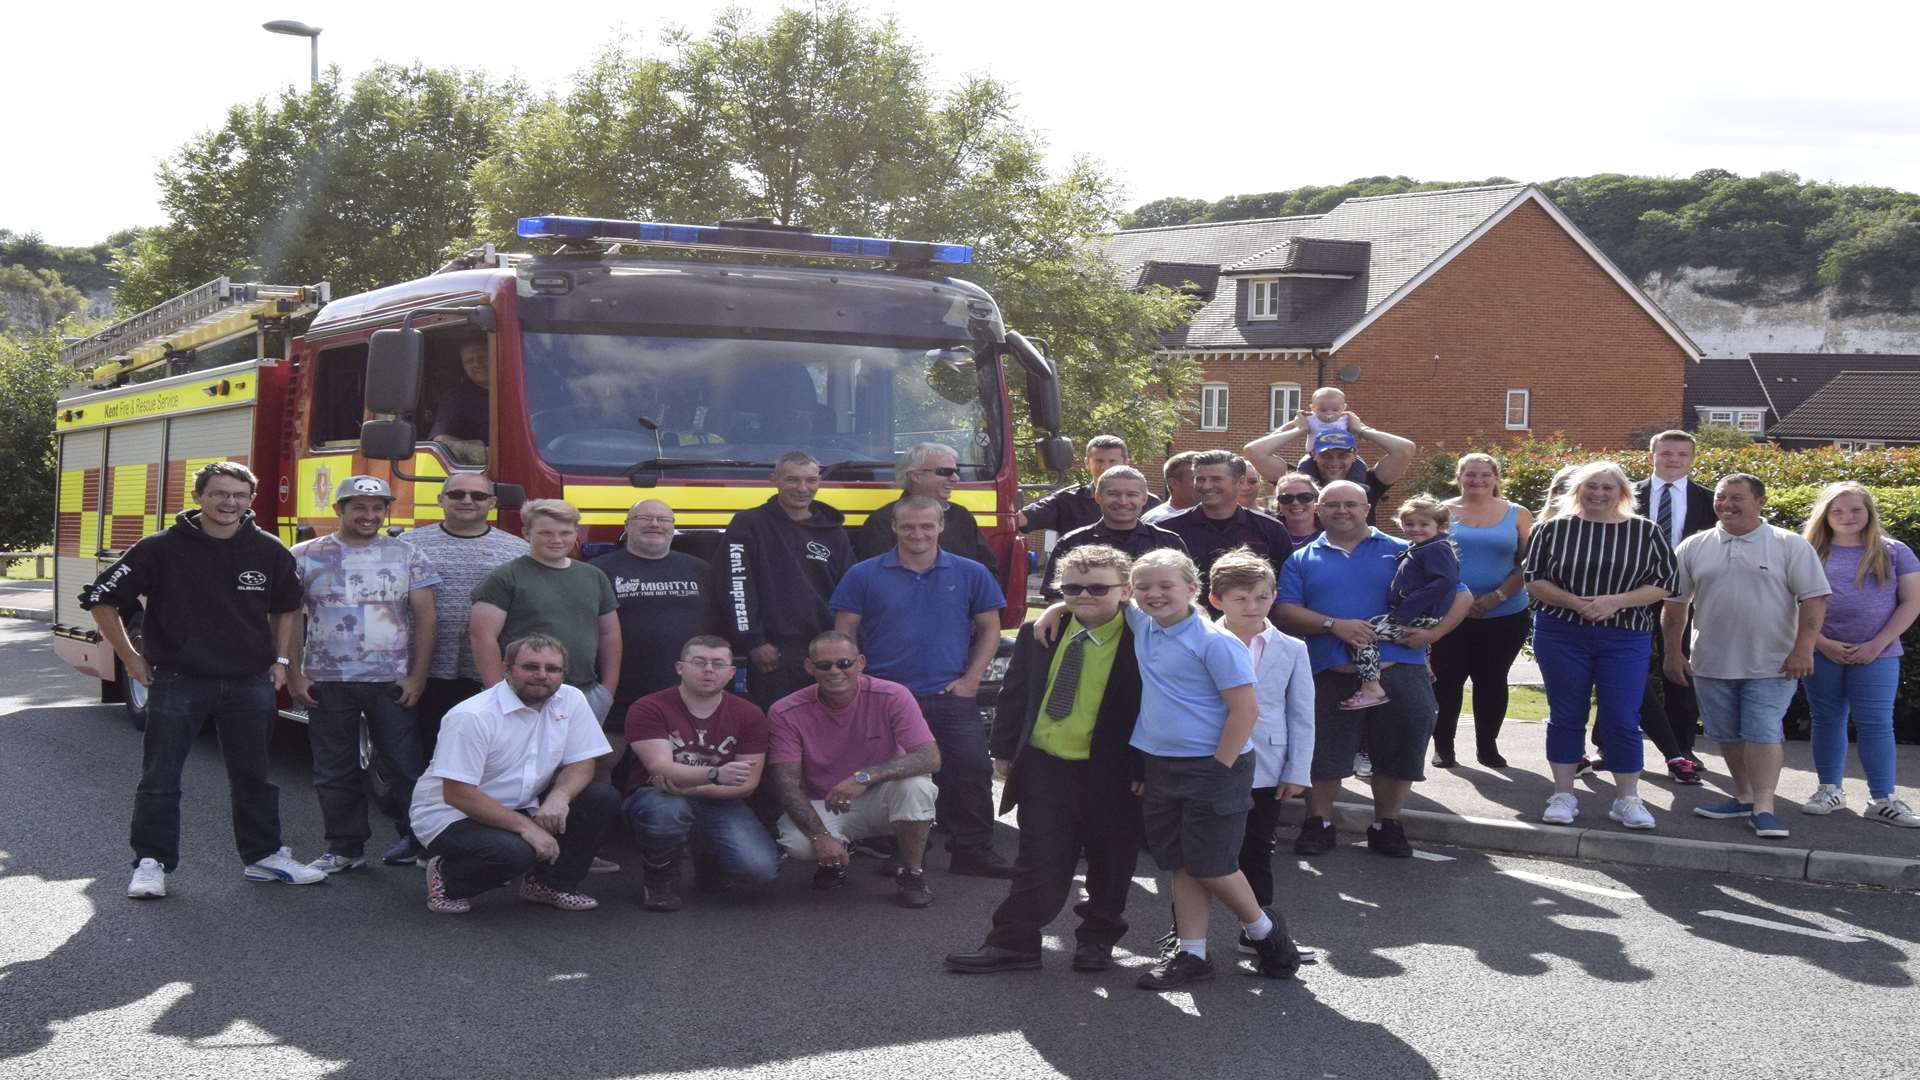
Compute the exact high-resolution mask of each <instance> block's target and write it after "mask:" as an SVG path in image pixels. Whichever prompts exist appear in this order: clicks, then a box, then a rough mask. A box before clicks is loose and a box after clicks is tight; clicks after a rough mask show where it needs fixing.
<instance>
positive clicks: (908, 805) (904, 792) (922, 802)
mask: <svg viewBox="0 0 1920 1080" xmlns="http://www.w3.org/2000/svg"><path fill="white" fill-rule="evenodd" d="M886 788H887V792H886V806H887V820H888V821H932V820H933V805H934V800H935V799H937V798H939V795H940V789H939V788H938V787H935V786H934V783H933V777H931V776H906V777H902V778H900V779H898V780H889V781H887V783H886Z"/></svg>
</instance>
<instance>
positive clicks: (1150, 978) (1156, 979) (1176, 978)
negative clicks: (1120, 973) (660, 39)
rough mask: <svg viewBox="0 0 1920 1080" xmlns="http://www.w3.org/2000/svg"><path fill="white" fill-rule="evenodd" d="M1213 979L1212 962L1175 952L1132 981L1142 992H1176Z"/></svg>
mask: <svg viewBox="0 0 1920 1080" xmlns="http://www.w3.org/2000/svg"><path fill="white" fill-rule="evenodd" d="M1211 978H1213V961H1211V960H1203V959H1201V958H1200V957H1198V956H1195V955H1193V954H1192V953H1190V952H1184V951H1181V952H1175V953H1173V954H1172V955H1171V956H1166V957H1162V958H1161V959H1160V961H1159V962H1157V963H1155V964H1154V965H1153V966H1152V967H1150V968H1148V969H1147V970H1145V971H1143V972H1141V973H1140V978H1138V979H1136V980H1134V984H1133V985H1135V986H1137V987H1139V988H1140V989H1142V990H1178V989H1180V988H1181V987H1183V986H1185V985H1187V984H1188V983H1197V982H1205V981H1206V980H1208V979H1211Z"/></svg>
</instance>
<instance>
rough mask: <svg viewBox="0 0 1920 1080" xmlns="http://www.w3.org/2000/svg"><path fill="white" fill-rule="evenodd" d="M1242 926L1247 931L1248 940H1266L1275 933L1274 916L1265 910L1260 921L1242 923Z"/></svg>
mask: <svg viewBox="0 0 1920 1080" xmlns="http://www.w3.org/2000/svg"><path fill="white" fill-rule="evenodd" d="M1240 928H1241V929H1242V930H1245V931H1246V932H1247V940H1248V941H1265V940H1266V937H1267V935H1268V934H1271V933H1273V917H1272V916H1271V915H1268V914H1267V913H1266V912H1264V911H1263V912H1261V913H1260V921H1259V922H1250V923H1241V924H1240Z"/></svg>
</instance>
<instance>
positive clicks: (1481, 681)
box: [1431, 454, 1533, 769]
mask: <svg viewBox="0 0 1920 1080" xmlns="http://www.w3.org/2000/svg"><path fill="white" fill-rule="evenodd" d="M1453 475H1454V482H1455V483H1456V484H1458V485H1459V487H1460V497H1459V498H1457V499H1453V500H1450V501H1449V502H1448V503H1447V507H1448V509H1450V510H1451V511H1452V512H1453V529H1452V532H1451V533H1450V534H1449V535H1451V536H1452V537H1453V544H1454V547H1455V548H1457V549H1458V550H1459V552H1460V580H1461V581H1462V582H1463V583H1464V584H1465V585H1466V586H1467V588H1468V590H1470V591H1471V592H1472V593H1473V607H1471V608H1469V609H1468V611H1467V618H1466V621H1464V622H1462V623H1461V624H1460V625H1459V626H1458V627H1457V628H1455V629H1454V631H1453V633H1451V634H1448V635H1447V636H1446V637H1443V638H1441V639H1440V640H1439V641H1436V642H1434V643H1433V651H1432V653H1431V656H1432V661H1433V676H1434V684H1433V696H1434V698H1435V700H1436V701H1437V702H1438V704H1439V706H1440V714H1439V717H1438V718H1437V719H1436V720H1435V722H1434V725H1433V763H1434V764H1435V765H1436V766H1439V767H1440V768H1451V767H1453V766H1454V765H1456V764H1458V762H1456V761H1455V760H1454V757H1453V736H1454V731H1455V729H1456V727H1457V726H1458V724H1459V722H1460V705H1461V699H1462V698H1463V697H1464V694H1465V689H1466V684H1467V681H1468V680H1469V679H1471V680H1472V681H1473V741H1474V749H1475V752H1476V756H1477V757H1478V759H1479V761H1480V764H1482V765H1485V766H1488V767H1489V768H1495V769H1498V768H1504V767H1505V766H1506V764H1507V759H1506V758H1503V757H1501V756H1500V744H1499V742H1498V741H1497V740H1498V737H1499V735H1500V724H1501V722H1502V721H1503V720H1505V719H1506V715H1507V672H1508V669H1510V668H1512V667H1513V661H1514V658H1515V657H1517V656H1519V655H1520V648H1521V646H1523V645H1525V644H1526V643H1527V634H1528V633H1529V632H1530V631H1531V630H1532V629H1533V616H1532V615H1530V614H1529V613H1528V612H1527V593H1526V589H1524V588H1523V587H1522V585H1523V583H1522V581H1521V578H1520V560H1521V558H1522V557H1523V556H1525V555H1526V553H1527V534H1528V532H1529V531H1530V530H1531V529H1532V528H1533V515H1532V514H1531V513H1529V512H1528V511H1527V508H1526V507H1524V506H1520V505H1518V504H1517V503H1511V502H1508V501H1507V500H1506V499H1503V498H1501V497H1500V464H1499V462H1497V461H1495V460H1494V459H1493V458H1492V457H1490V456H1489V455H1486V454H1467V455H1464V456H1463V457H1461V459H1460V463H1459V464H1458V465H1457V466H1455V468H1454V474H1453Z"/></svg>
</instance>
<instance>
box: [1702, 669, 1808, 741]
mask: <svg viewBox="0 0 1920 1080" xmlns="http://www.w3.org/2000/svg"><path fill="white" fill-rule="evenodd" d="M1797 685H1799V683H1798V681H1797V680H1794V679H1789V678H1787V677H1786V676H1785V675H1778V676H1768V677H1766V678H1762V679H1710V678H1707V677H1705V676H1703V675H1695V676H1694V677H1693V697H1694V700H1696V701H1698V702H1699V703H1700V719H1701V721H1702V722H1703V725H1704V726H1705V728H1706V732H1707V738H1709V739H1712V740H1713V741H1714V742H1751V743H1777V742H1785V741H1786V738H1787V736H1786V732H1785V730H1784V728H1783V721H1785V720H1786V717H1787V706H1788V705H1791V704H1793V690H1794V687H1795V686H1797Z"/></svg>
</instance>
